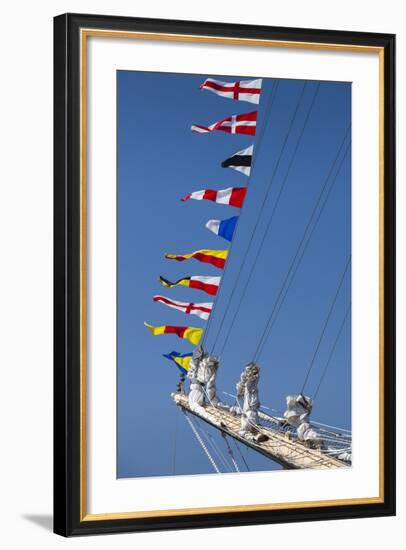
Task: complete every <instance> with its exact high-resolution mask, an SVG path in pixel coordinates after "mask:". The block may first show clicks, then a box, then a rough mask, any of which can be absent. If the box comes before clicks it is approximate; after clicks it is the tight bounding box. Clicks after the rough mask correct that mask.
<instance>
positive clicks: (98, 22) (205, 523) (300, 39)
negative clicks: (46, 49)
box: [54, 14, 395, 536]
mask: <svg viewBox="0 0 406 550" xmlns="http://www.w3.org/2000/svg"><path fill="white" fill-rule="evenodd" d="M81 28H86V29H109V30H120V31H138V32H148V33H164V34H165V33H175V34H182V35H204V36H209V37H210V36H222V37H233V38H251V39H265V40H280V41H286V42H292V41H293V42H296V43H309V42H310V43H315V44H338V45H346V44H351V45H359V46H373V47H378V48H381V49H382V51H383V56H384V75H383V90H384V106H383V109H384V128H383V147H384V157H383V163H384V164H383V171H384V172H383V178H384V196H385V200H384V206H383V208H384V210H383V212H384V223H383V229H384V242H383V257H384V265H383V269H384V288H383V297H384V300H383V316H384V317H383V319H384V332H383V343H384V371H383V382H384V395H383V397H384V401H383V407H384V409H383V427H384V434H385V436H384V443H383V449H384V468H383V500H382V502H379V503H372V504H352V505H345V506H343V505H338V506H328V507H319V506H318V507H314V508H313V507H304V508H297V509H278V510H260V511H244V512H238V511H232V512H226V513H223V512H222V513H216V514H208V513H201V514H194V515H177V516H176V517H174V516H172V517H150V518H129V519H101V520H99V521H94V520H91V521H88V520H86V518H83V517H81V507H80V501H81V493H80V476H81V452H80V451H81V422H80V406H81V402H80V395H81V378H80V361H81V354H80V188H79V182H80V162H81V157H80V101H81V97H80V29H81ZM54 98H55V101H54V531H55V533H57V534H59V535H63V536H72V535H90V534H102V533H119V532H130V531H150V530H162V529H185V528H187V529H191V528H203V527H219V526H236V525H254V524H265V523H276V522H297V521H313V520H329V519H344V518H361V517H377V516H390V515H394V514H395V36H394V35H391V34H377V33H359V32H348V31H331V30H312V29H296V28H280V27H266V26H252V25H235V24H223V23H202V22H192V21H169V20H160V19H139V18H132V17H112V16H102V15H82V14H64V15H59V16H57V17H55V19H54Z"/></svg>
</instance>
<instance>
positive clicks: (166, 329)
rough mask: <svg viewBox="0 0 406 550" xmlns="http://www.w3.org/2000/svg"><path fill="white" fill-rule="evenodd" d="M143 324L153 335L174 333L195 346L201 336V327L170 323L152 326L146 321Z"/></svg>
mask: <svg viewBox="0 0 406 550" xmlns="http://www.w3.org/2000/svg"><path fill="white" fill-rule="evenodd" d="M144 325H145V326H146V327H147V329H148V330H149V331H150V332H151V334H153V335H154V336H159V335H160V334H176V336H178V337H179V338H184V339H185V340H189V342H190V343H191V344H194V345H195V346H197V344H198V343H199V342H200V339H201V337H202V336H203V329H202V328H195V327H174V326H171V325H163V326H160V327H153V326H152V325H149V324H148V323H144Z"/></svg>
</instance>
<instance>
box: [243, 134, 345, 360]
mask: <svg viewBox="0 0 406 550" xmlns="http://www.w3.org/2000/svg"><path fill="white" fill-rule="evenodd" d="M347 134H348V130H347V132H346V134H345V136H344V139H343V141H342V143H341V146H340V148H339V151H338V154H337V156H336V157H335V159H334V161H333V164H332V166H331V169H330V170H329V173H328V175H327V178H326V180H325V183H324V185H323V187H322V188H321V190H320V193H319V195H318V199H317V201H316V204H315V206H314V208H313V210H312V213H311V215H310V218H309V220H308V223H307V225H306V228H305V230H304V233H303V236H302V239H301V241H300V243H299V245H298V247H297V249H296V252H295V255H294V257H293V259H292V261H291V263H290V266H289V269H288V271H287V273H286V276H285V279H284V281H283V283H282V286H281V288H280V291H279V293H278V296H277V297H276V300H275V302H274V306H273V308H272V311H271V314H270V316H269V317H268V321H267V324H266V326H265V329H264V331H263V333H262V336H261V339H260V342H259V344H258V346H257V349H256V351H255V354H254V360H258V359H259V358H260V356H261V354H262V352H263V349H264V346H265V344H266V343H267V341H268V338H269V335H270V333H271V331H272V328H273V327H274V325H275V322H276V320H277V318H278V315H279V312H280V310H281V308H282V305H283V303H284V301H285V299H286V296H287V294H288V292H289V289H290V287H291V285H292V283H293V280H294V278H295V276H296V273H297V271H298V269H299V267H300V264H301V261H302V259H303V256H304V254H305V252H306V250H307V247H308V245H309V243H310V241H311V238H312V236H313V233H314V231H315V229H316V227H317V224H318V222H319V220H320V217H321V215H322V213H323V210H324V207H325V205H326V203H327V201H328V199H329V197H330V194H331V191H332V189H333V187H334V184H335V182H336V180H337V177H338V175H339V173H340V171H341V168H342V166H343V164H344V160H345V158H346V156H347V153H348V151H349V149H350V144H348V145H347V148H346V150H345V152H344V155H343V157H342V159H341V161H340V163H339V166H338V168H337V171H336V173H335V175H334V177H333V179H332V181H331V184H330V187H329V188H328V191H327V194H326V196H325V198H324V201H323V203H322V205H321V207H320V209H319V211H318V214H317V218H316V220H315V222H314V224H313V227H312V228H311V230H310V233H309V234H308V231H309V229H310V226H311V224H312V222H313V218H314V216H315V215H316V212H317V208H318V207H319V204H320V201H321V199H322V197H323V195H324V191H325V190H326V187H327V184H328V183H329V181H330V176H331V174H332V172H333V170H334V168H335V165H336V163H337V161H338V158H339V156H340V153H341V150H342V147H343V145H344V143H345V140H346V137H347ZM306 238H307V240H306V242H304V241H305V239H306ZM303 243H304V245H303ZM302 245H303V248H302ZM301 249H302V250H301ZM300 250H301V251H300ZM297 258H298V259H297ZM296 260H297V261H296ZM295 262H296V263H295ZM292 270H293V272H292ZM291 273H292V276H291V278H290V280H289V277H290V275H291ZM285 285H287V286H286V289H285ZM283 292H284V294H283V296H282V293H283ZM281 296H282V298H281ZM275 311H276V312H275Z"/></svg>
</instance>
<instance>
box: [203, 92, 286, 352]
mask: <svg viewBox="0 0 406 550" xmlns="http://www.w3.org/2000/svg"><path fill="white" fill-rule="evenodd" d="M278 88H279V82H276V84H275V87H274V90H273V93H272V95H270V96H269V98H268V102H267V105H266V108H265V113H266V114H265V116H264V122H263V123H262V126H261V133H260V135H259V137H258V139H257V143H254V150H253V156H252V162H251V172H250V176H249V178H248V183H247V188H248V185H249V182H250V181H251V179H252V176H253V173H254V170H255V167H256V159H257V157H258V151H259V149H260V146H261V142H262V138H263V135H264V133H265V128H266V121H267V120H268V117H269V116H270V114H271V111H272V107H273V104H274V102H275V98H276V94H277V91H278ZM243 212H244V210H243V208H241V209H240V212H239V215H238V219H237V224H236V226H235V229H234V236H233V239H232V240H231V243H230V248H229V249H228V254H227V260H226V263H225V266H224V270H223V274H222V277H221V284H220V287H219V289H218V293H217V296H216V299H215V300H214V304H213V308H212V310H211V313H210V316H209V319H208V321H207V325H206V328H205V330H204V332H203V338H202V343H201V345H202V346H203V345H204V344H205V342H206V340H207V337H208V334H209V330H210V325H211V321H212V319H213V314H214V310H215V308H216V305H217V304H218V301H219V297H220V294H221V291H222V288H223V286H224V278H225V275H226V272H227V268H228V265H229V263H230V261H229V260H230V256H231V251H232V248H233V243H234V241H235V240H236V237H237V235H238V227H239V225H240V218H241V216H242V215H243Z"/></svg>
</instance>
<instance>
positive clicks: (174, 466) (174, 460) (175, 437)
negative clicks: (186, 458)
mask: <svg viewBox="0 0 406 550" xmlns="http://www.w3.org/2000/svg"><path fill="white" fill-rule="evenodd" d="M177 435H178V415H177V414H176V415H175V429H174V434H173V459H172V474H173V475H175V471H176V439H177Z"/></svg>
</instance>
